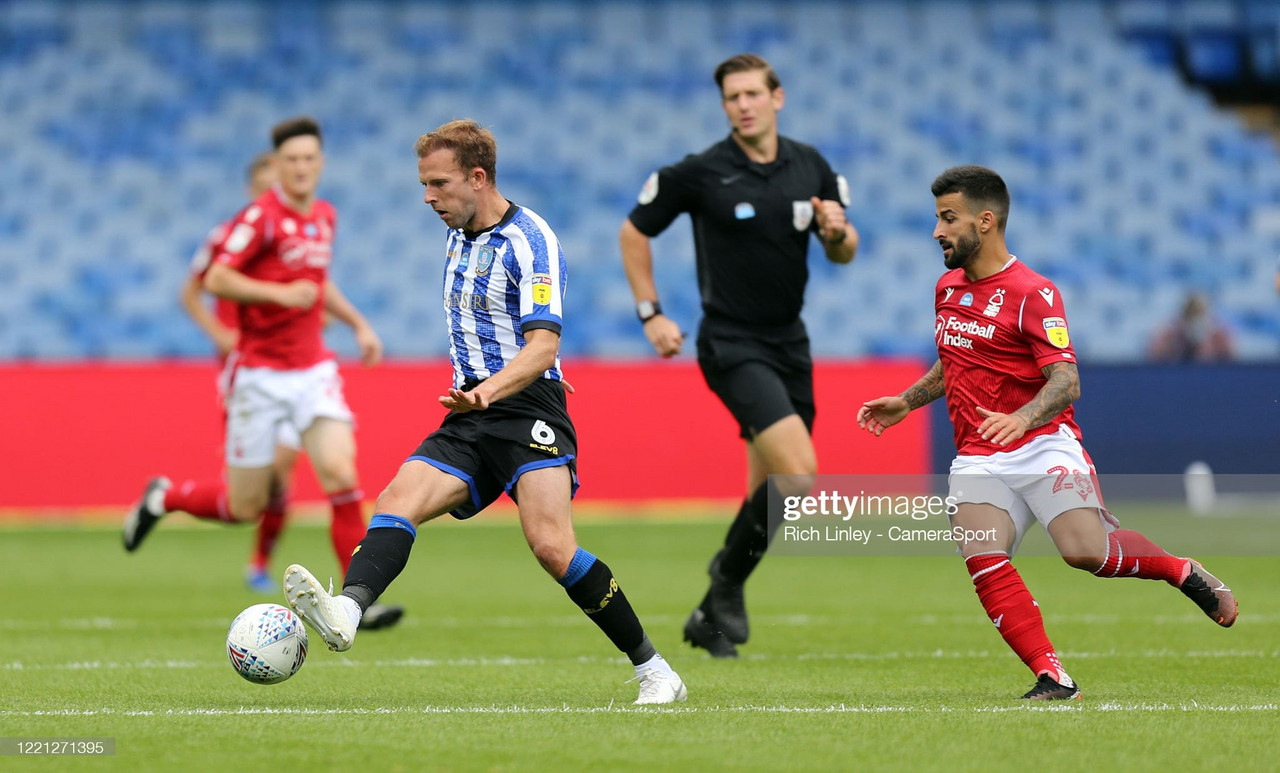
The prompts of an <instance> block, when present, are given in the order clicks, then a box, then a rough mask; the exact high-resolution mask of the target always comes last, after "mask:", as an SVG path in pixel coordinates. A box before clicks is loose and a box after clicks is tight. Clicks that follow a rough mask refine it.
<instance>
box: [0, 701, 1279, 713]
mask: <svg viewBox="0 0 1280 773" xmlns="http://www.w3.org/2000/svg"><path fill="white" fill-rule="evenodd" d="M1277 710H1280V706H1277V705H1276V704H1274V703H1260V704H1200V703H1196V702H1194V701H1192V702H1190V703H1119V702H1115V701H1109V702H1106V703H1099V704H1092V705H1091V704H1089V703H1072V704H1066V703H1062V704H1052V705H1050V704H1035V703H1023V704H1018V705H1010V706H964V707H960V708H949V707H946V706H942V707H937V708H929V707H921V706H894V705H889V706H883V705H882V706H868V705H865V704H860V705H847V704H843V703H841V704H838V705H830V706H741V705H738V706H645V707H641V708H633V707H631V706H630V705H625V704H624V705H615V704H610V705H608V706H377V707H373V708H346V709H307V708H296V707H285V708H269V707H263V708H252V707H246V706H241V707H239V708H236V709H216V708H186V709H164V710H142V709H113V708H109V707H104V708H99V709H50V710H47V711H0V717H98V716H118V717H246V716H382V715H403V714H416V715H426V714H462V715H466V714H489V715H495V714H496V715H520V714H533V715H537V714H644V713H662V714H957V713H972V714H1002V713H1008V712H1018V711H1023V712H1025V711H1036V712H1072V713H1089V712H1135V713H1157V712H1184V713H1189V712H1229V713H1234V712H1240V713H1243V712H1255V711H1256V712H1263V711H1265V712H1275V711H1277Z"/></svg>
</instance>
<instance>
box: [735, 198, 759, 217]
mask: <svg viewBox="0 0 1280 773" xmlns="http://www.w3.org/2000/svg"><path fill="white" fill-rule="evenodd" d="M733 216H734V217H735V218H737V219H738V220H750V219H751V218H753V217H755V216H756V208H755V207H753V206H751V202H749V201H740V202H738V203H737V204H736V205H735V206H734V208H733Z"/></svg>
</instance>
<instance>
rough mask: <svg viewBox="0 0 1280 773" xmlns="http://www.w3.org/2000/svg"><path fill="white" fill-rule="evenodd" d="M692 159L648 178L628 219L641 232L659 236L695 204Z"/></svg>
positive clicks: (662, 169) (693, 164)
mask: <svg viewBox="0 0 1280 773" xmlns="http://www.w3.org/2000/svg"><path fill="white" fill-rule="evenodd" d="M695 180H696V169H695V162H694V157H693V156H690V157H689V158H686V159H685V160H684V161H681V162H680V163H678V164H673V165H672V166H664V167H662V168H661V169H659V170H658V171H656V172H654V173H652V174H650V175H649V177H648V179H646V180H645V181H644V186H643V187H641V188H640V194H639V195H638V196H637V197H636V206H635V208H634V209H632V210H631V214H630V215H628V216H627V218H628V219H629V220H630V221H631V224H632V225H634V226H635V227H636V230H638V231H639V232H640V233H642V234H644V235H645V236H649V237H653V236H657V235H658V234H660V233H662V232H663V231H665V230H666V229H667V226H669V225H671V222H672V221H673V220H675V219H676V218H677V217H679V216H680V214H681V213H682V212H689V211H690V210H692V209H693V206H694V204H695V203H696V195H695V194H696V187H695V183H694V181H695Z"/></svg>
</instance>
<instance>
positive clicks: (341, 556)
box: [329, 489, 365, 577]
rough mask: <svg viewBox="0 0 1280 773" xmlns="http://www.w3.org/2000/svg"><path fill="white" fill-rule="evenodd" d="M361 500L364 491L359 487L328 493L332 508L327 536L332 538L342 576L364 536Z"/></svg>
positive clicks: (345, 572)
mask: <svg viewBox="0 0 1280 773" xmlns="http://www.w3.org/2000/svg"><path fill="white" fill-rule="evenodd" d="M363 500H364V492H362V491H361V490H360V489H348V490H347V491H338V492H336V493H333V494H330V495H329V505H330V506H331V507H332V508H333V520H332V521H331V522H330V523H329V537H330V538H332V540H333V552H334V555H336V556H337V557H338V565H339V566H341V567H342V574H343V576H344V577H345V576H346V574H347V567H348V566H350V565H351V554H352V553H354V552H355V551H356V546H357V545H359V544H360V540H361V539H363V538H364V533H365V522H364V507H363Z"/></svg>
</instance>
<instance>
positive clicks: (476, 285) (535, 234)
mask: <svg viewBox="0 0 1280 773" xmlns="http://www.w3.org/2000/svg"><path fill="white" fill-rule="evenodd" d="M442 217H444V215H443V214H442ZM446 222H448V221H447V220H446ZM446 256H447V260H448V263H447V265H446V267H445V272H444V307H445V315H446V318H447V319H448V322H449V358H450V359H451V360H452V361H453V383H454V386H455V387H461V386H463V384H464V383H466V382H467V381H469V380H470V381H478V380H480V379H484V378H488V377H489V376H492V375H493V374H494V373H497V372H498V371H499V370H501V369H502V368H504V367H506V366H507V365H508V364H509V363H510V362H511V361H512V360H514V359H515V357H516V356H517V355H518V354H519V353H520V350H521V349H523V348H524V346H525V337H524V333H525V331H528V330H539V329H542V330H550V331H551V332H553V333H556V334H557V336H558V335H559V333H560V326H561V324H562V319H561V317H562V312H561V301H562V299H563V298H564V289H565V280H566V279H567V278H568V268H567V266H566V265H565V260H564V251H563V250H562V249H560V241H559V240H558V239H556V235H555V233H553V232H552V230H551V228H550V226H548V225H547V223H546V221H545V220H543V219H542V218H541V217H539V216H538V215H537V214H536V213H534V212H532V211H530V210H528V209H525V208H524V207H518V206H516V205H514V204H510V205H509V206H508V207H507V209H506V211H505V212H504V213H503V214H502V220H501V221H499V222H498V224H497V225H495V226H493V227H492V228H491V229H489V230H485V231H482V232H480V233H476V234H472V233H468V232H467V231H466V230H464V229H462V228H454V229H452V230H450V231H449V236H448V240H447V242H446ZM542 378H546V379H550V380H552V381H560V380H561V374H560V358H559V356H558V355H557V356H556V358H555V364H554V365H552V367H551V368H549V369H547V370H546V371H545V372H544V373H543V374H542Z"/></svg>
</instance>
